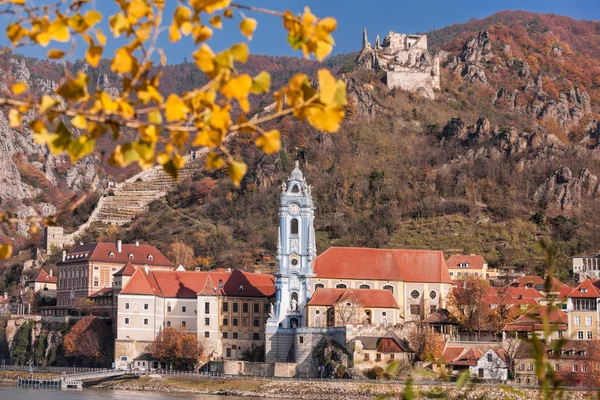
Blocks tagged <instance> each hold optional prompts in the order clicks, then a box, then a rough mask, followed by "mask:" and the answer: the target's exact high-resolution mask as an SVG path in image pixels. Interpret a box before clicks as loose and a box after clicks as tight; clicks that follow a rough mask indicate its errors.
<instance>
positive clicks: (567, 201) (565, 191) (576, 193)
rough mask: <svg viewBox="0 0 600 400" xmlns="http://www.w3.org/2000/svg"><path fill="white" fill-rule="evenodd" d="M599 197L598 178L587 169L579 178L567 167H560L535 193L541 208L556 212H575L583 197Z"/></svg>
mask: <svg viewBox="0 0 600 400" xmlns="http://www.w3.org/2000/svg"><path fill="white" fill-rule="evenodd" d="M597 195H598V177H597V176H596V175H593V174H592V173H591V172H590V171H589V170H588V169H587V168H585V169H582V170H581V171H580V172H579V175H578V176H577V177H574V176H573V173H572V172H571V170H570V169H569V168H567V167H560V168H559V169H558V170H556V171H554V173H553V174H552V175H551V176H550V177H549V178H548V179H547V180H546V182H544V183H543V184H542V185H541V186H540V187H539V188H538V189H537V190H536V192H535V195H534V201H535V202H536V203H538V205H539V206H540V207H544V208H547V209H551V210H556V211H569V210H573V209H575V208H577V207H579V205H580V204H581V200H582V198H583V197H595V196H597Z"/></svg>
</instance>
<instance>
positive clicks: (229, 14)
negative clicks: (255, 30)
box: [23, 0, 233, 18]
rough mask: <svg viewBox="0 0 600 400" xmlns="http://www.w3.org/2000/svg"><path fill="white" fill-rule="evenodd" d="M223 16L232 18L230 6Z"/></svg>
mask: <svg viewBox="0 0 600 400" xmlns="http://www.w3.org/2000/svg"><path fill="white" fill-rule="evenodd" d="M23 1H24V0H23ZM223 16H224V17H225V18H233V11H232V10H231V8H228V9H227V10H225V11H223Z"/></svg>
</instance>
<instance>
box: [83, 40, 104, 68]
mask: <svg viewBox="0 0 600 400" xmlns="http://www.w3.org/2000/svg"><path fill="white" fill-rule="evenodd" d="M103 50H104V47H102V46H96V45H94V44H91V45H90V46H89V47H88V49H87V52H86V53H85V60H86V61H87V62H88V63H89V64H90V65H91V66H92V67H97V66H98V64H100V60H101V59H102V51H103Z"/></svg>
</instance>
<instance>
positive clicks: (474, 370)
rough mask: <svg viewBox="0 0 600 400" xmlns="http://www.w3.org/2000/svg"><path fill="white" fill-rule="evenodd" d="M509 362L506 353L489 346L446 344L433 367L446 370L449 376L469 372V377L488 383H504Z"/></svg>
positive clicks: (506, 378)
mask: <svg viewBox="0 0 600 400" xmlns="http://www.w3.org/2000/svg"><path fill="white" fill-rule="evenodd" d="M509 363H510V360H509V358H508V354H507V353H506V351H505V350H504V349H502V348H500V347H498V348H492V347H489V345H474V346H458V345H454V344H447V345H446V347H445V348H444V351H443V352H442V355H441V357H440V358H439V360H438V362H437V363H436V365H435V366H434V369H435V370H440V369H441V368H446V370H447V372H448V373H449V374H451V375H458V374H460V373H462V372H464V371H469V375H471V376H472V377H477V378H479V379H483V380H488V381H500V382H506V381H507V380H508V365H509Z"/></svg>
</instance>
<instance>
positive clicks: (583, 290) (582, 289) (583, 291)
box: [579, 288, 587, 294]
mask: <svg viewBox="0 0 600 400" xmlns="http://www.w3.org/2000/svg"><path fill="white" fill-rule="evenodd" d="M579 291H580V292H581V293H583V294H586V293H587V289H586V288H581V289H579Z"/></svg>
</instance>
